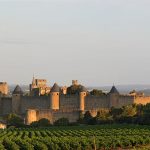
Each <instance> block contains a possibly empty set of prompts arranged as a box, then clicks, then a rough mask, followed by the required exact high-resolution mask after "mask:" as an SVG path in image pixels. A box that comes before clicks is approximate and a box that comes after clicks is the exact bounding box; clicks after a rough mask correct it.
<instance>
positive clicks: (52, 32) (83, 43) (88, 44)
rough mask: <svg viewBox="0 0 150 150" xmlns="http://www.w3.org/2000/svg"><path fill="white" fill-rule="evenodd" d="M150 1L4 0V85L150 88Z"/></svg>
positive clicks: (0, 12) (0, 4) (0, 14)
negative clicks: (36, 82)
mask: <svg viewBox="0 0 150 150" xmlns="http://www.w3.org/2000/svg"><path fill="white" fill-rule="evenodd" d="M149 8H150V1H149V0H142V1H141V0H126V1H125V0H107V1H104V0H0V54H1V59H0V69H1V71H0V81H6V82H8V83H9V84H12V83H15V84H26V85H27V84H29V83H30V82H31V80H32V77H33V74H34V75H35V77H36V78H45V79H47V80H48V81H49V82H48V83H50V84H51V85H52V84H53V83H54V82H57V83H58V84H60V85H70V84H71V81H72V80H73V79H77V80H78V81H79V83H81V84H84V85H86V86H104V85H112V84H113V83H114V84H116V85H121V84H150V77H149V76H150V67H149V64H150V42H149V39H150V28H149V27H150V20H149V17H150V9H149Z"/></svg>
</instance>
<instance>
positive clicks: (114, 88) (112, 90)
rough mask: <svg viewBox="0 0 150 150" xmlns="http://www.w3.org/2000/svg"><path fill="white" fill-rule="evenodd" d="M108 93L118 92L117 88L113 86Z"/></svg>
mask: <svg viewBox="0 0 150 150" xmlns="http://www.w3.org/2000/svg"><path fill="white" fill-rule="evenodd" d="M109 93H110V94H119V92H118V90H117V89H116V87H115V86H113V87H112V88H111V90H110V92H109Z"/></svg>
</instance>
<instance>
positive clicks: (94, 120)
mask: <svg viewBox="0 0 150 150" xmlns="http://www.w3.org/2000/svg"><path fill="white" fill-rule="evenodd" d="M78 122H79V123H82V124H90V125H92V124H110V123H132V124H143V125H150V104H147V105H135V104H133V105H128V106H123V107H122V108H114V107H112V108H111V109H110V110H107V109H102V110H100V111H98V113H97V115H96V116H95V117H93V116H92V115H91V113H90V112H89V111H87V112H86V113H85V114H82V113H81V114H80V119H79V121H78Z"/></svg>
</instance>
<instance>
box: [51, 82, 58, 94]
mask: <svg viewBox="0 0 150 150" xmlns="http://www.w3.org/2000/svg"><path fill="white" fill-rule="evenodd" d="M51 92H60V87H59V86H58V84H57V83H55V84H54V85H53V87H52V88H51Z"/></svg>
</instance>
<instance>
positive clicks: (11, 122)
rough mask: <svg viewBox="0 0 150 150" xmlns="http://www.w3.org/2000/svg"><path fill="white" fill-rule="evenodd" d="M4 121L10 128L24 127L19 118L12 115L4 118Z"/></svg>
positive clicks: (22, 121)
mask: <svg viewBox="0 0 150 150" xmlns="http://www.w3.org/2000/svg"><path fill="white" fill-rule="evenodd" d="M6 121H7V123H8V124H9V125H11V126H17V127H19V126H23V125H24V120H23V119H22V118H21V117H20V116H18V115H16V114H13V113H12V114H9V115H8V116H7V117H6Z"/></svg>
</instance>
